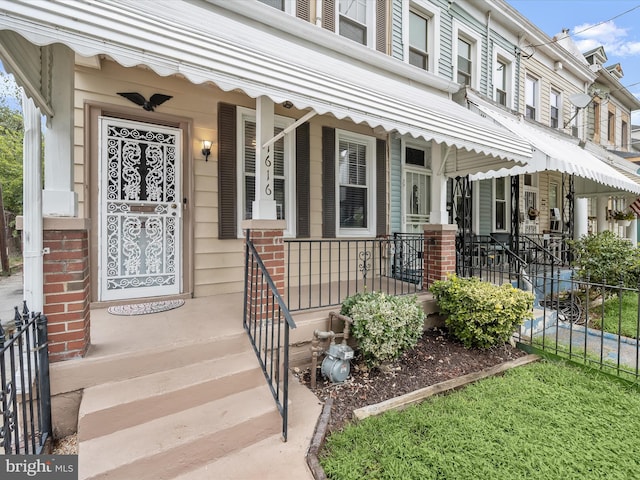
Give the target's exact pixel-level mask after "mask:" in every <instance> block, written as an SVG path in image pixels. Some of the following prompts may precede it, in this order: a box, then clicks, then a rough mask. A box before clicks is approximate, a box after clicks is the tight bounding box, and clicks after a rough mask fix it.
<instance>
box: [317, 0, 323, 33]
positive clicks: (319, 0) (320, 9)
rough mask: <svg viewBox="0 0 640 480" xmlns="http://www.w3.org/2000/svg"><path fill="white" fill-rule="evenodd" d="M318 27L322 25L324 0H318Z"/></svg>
mask: <svg viewBox="0 0 640 480" xmlns="http://www.w3.org/2000/svg"><path fill="white" fill-rule="evenodd" d="M316 27H322V0H316Z"/></svg>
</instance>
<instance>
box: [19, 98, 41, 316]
mask: <svg viewBox="0 0 640 480" xmlns="http://www.w3.org/2000/svg"><path fill="white" fill-rule="evenodd" d="M22 112H23V117H24V143H23V148H24V153H23V157H22V162H23V170H24V179H23V189H24V193H23V198H24V217H23V222H24V224H23V232H22V234H23V244H24V252H23V254H22V255H23V259H24V278H23V282H24V284H23V285H24V299H25V300H26V301H27V307H29V310H31V311H33V312H42V309H43V296H44V288H43V251H42V246H43V240H42V228H43V222H42V168H41V165H40V157H41V151H40V149H41V148H40V144H41V136H42V134H41V129H40V122H41V115H40V110H39V109H38V108H37V107H36V105H35V103H33V100H32V99H31V98H29V97H28V96H27V95H26V93H25V92H24V90H23V91H22Z"/></svg>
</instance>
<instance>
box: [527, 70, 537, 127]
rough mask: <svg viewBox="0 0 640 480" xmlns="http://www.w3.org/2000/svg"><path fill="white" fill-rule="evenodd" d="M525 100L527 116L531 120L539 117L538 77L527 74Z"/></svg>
mask: <svg viewBox="0 0 640 480" xmlns="http://www.w3.org/2000/svg"><path fill="white" fill-rule="evenodd" d="M524 102H525V112H524V114H525V117H526V118H529V119H531V120H536V118H537V116H538V115H537V108H538V79H537V78H533V77H531V76H529V75H527V78H526V80H525V82H524Z"/></svg>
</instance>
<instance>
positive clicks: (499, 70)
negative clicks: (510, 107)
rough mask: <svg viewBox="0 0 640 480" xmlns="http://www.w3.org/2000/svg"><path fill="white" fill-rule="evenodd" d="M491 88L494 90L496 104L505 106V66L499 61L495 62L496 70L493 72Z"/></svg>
mask: <svg viewBox="0 0 640 480" xmlns="http://www.w3.org/2000/svg"><path fill="white" fill-rule="evenodd" d="M493 86H494V88H495V98H494V100H495V101H496V103H499V104H500V105H504V106H505V107H506V106H507V64H506V63H505V62H503V61H501V60H498V61H497V62H496V70H495V72H493Z"/></svg>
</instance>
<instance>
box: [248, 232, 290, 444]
mask: <svg viewBox="0 0 640 480" xmlns="http://www.w3.org/2000/svg"><path fill="white" fill-rule="evenodd" d="M249 233H250V232H249V231H247V238H246V248H245V251H246V256H245V287H244V292H245V294H244V315H243V317H244V320H243V323H244V329H245V330H246V331H247V334H248V335H249V339H250V340H251V344H252V345H253V349H254V351H255V353H256V356H257V357H258V361H259V362H260V366H261V367H262V371H263V373H264V376H265V378H266V380H267V384H268V385H269V388H270V390H271V394H272V395H273V398H274V400H275V402H276V406H277V407H278V411H279V412H280V415H281V416H282V439H283V440H284V441H285V442H286V441H287V425H288V411H289V405H288V401H289V330H290V329H292V328H296V324H295V322H294V321H293V318H292V317H291V313H290V312H289V309H288V308H287V305H286V303H285V301H284V300H283V299H282V297H281V296H280V294H279V293H278V289H277V288H276V285H275V283H274V282H273V279H272V278H271V276H270V275H269V272H268V271H267V269H266V267H265V265H264V263H263V261H262V259H261V258H260V255H259V254H258V252H257V251H256V248H255V246H254V245H253V243H252V242H251V241H250V240H249Z"/></svg>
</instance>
